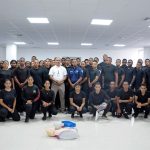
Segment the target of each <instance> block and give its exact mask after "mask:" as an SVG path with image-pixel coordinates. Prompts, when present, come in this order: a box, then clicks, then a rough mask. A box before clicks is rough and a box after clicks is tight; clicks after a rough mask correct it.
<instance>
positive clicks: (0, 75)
mask: <svg viewBox="0 0 150 150" xmlns="http://www.w3.org/2000/svg"><path fill="white" fill-rule="evenodd" d="M8 66H9V62H8V61H7V60H5V61H3V65H2V69H1V70H0V89H4V82H5V80H6V79H9V80H10V81H11V83H12V87H13V88H14V79H13V71H12V70H10V69H8Z"/></svg>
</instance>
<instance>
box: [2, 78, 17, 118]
mask: <svg viewBox="0 0 150 150" xmlns="http://www.w3.org/2000/svg"><path fill="white" fill-rule="evenodd" d="M4 87H5V89H3V90H2V91H0V121H5V119H6V118H10V117H11V118H12V119H13V120H14V121H19V120H20V116H19V114H18V112H17V110H16V91H15V90H14V89H11V81H10V80H9V79H7V80H6V81H5V83H4Z"/></svg>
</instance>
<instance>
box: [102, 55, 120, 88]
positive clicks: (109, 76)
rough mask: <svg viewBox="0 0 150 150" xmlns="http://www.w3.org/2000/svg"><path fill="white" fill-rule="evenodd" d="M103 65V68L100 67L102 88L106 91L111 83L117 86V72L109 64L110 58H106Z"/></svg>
mask: <svg viewBox="0 0 150 150" xmlns="http://www.w3.org/2000/svg"><path fill="white" fill-rule="evenodd" d="M105 63H106V64H105V67H102V88H104V89H105V90H107V89H109V84H110V82H111V81H115V84H116V87H117V86H118V72H117V69H116V67H115V66H114V65H112V64H111V63H112V58H111V57H108V58H107V59H106V60H105Z"/></svg>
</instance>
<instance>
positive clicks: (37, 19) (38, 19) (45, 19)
mask: <svg viewBox="0 0 150 150" xmlns="http://www.w3.org/2000/svg"><path fill="white" fill-rule="evenodd" d="M27 20H28V21H29V22H30V23H49V20H48V18H27Z"/></svg>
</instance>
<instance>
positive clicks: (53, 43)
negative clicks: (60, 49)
mask: <svg viewBox="0 0 150 150" xmlns="http://www.w3.org/2000/svg"><path fill="white" fill-rule="evenodd" d="M47 44H48V45H59V43H58V42H48V43H47Z"/></svg>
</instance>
